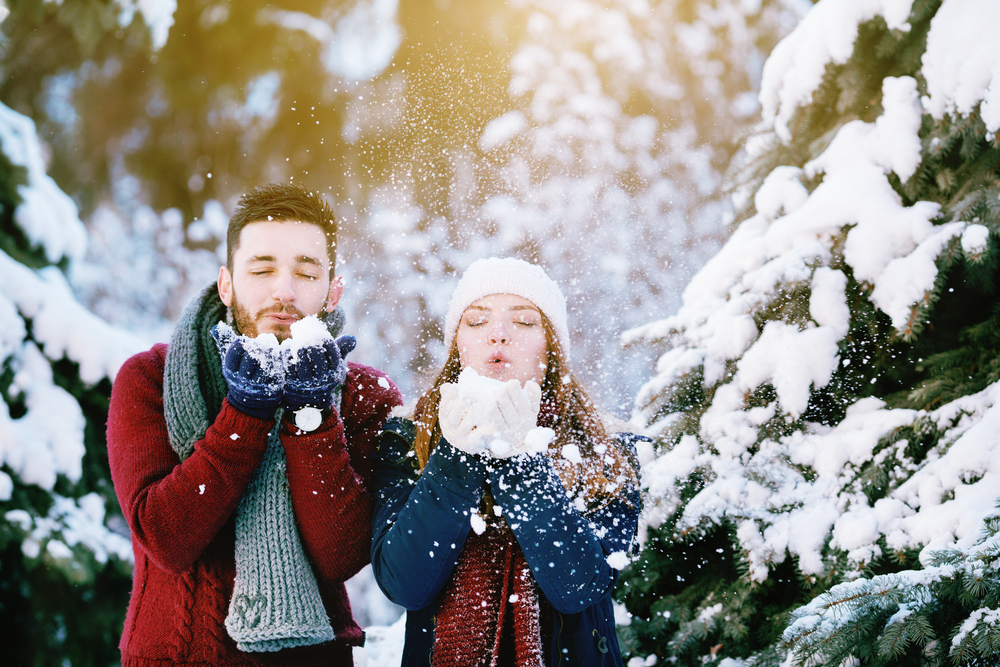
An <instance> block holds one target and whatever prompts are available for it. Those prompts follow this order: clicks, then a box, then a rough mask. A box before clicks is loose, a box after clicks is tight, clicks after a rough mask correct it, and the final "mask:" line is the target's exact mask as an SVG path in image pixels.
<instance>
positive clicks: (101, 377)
mask: <svg viewBox="0 0 1000 667" xmlns="http://www.w3.org/2000/svg"><path fill="white" fill-rule="evenodd" d="M29 5H30V6H29ZM45 5H46V3H33V4H32V3H21V4H19V5H18V6H17V7H15V11H19V12H23V13H18V14H17V17H19V18H24V19H25V20H24V21H14V23H15V24H16V25H17V26H19V28H24V27H25V24H26V23H30V22H31V20H42V19H43V18H44V17H45V16H48V15H49V13H50V12H52V13H55V14H58V23H59V25H60V26H61V29H62V30H64V37H65V36H66V35H69V36H72V38H73V39H61V40H59V41H58V44H59V49H67V48H68V49H71V50H72V49H74V48H78V47H79V48H80V49H82V50H83V51H87V50H88V49H90V48H93V46H94V44H95V43H96V41H97V40H99V39H100V38H101V37H102V36H106V35H107V31H108V30H109V29H110V30H112V31H113V30H114V29H115V27H116V25H117V23H116V21H117V22H121V25H122V26H125V25H128V24H129V23H131V22H132V18H133V16H134V15H135V10H136V7H135V6H134V5H133V4H132V3H130V2H124V3H118V4H116V5H114V6H112V5H107V6H106V7H105V6H102V7H97V6H96V5H94V6H91V5H87V7H84V6H83V4H82V3H78V2H64V3H59V5H58V7H54V6H51V5H49V6H45ZM165 5H166V3H163V4H158V3H146V4H145V5H144V6H143V9H142V10H141V11H142V12H144V13H149V12H153V13H155V12H156V11H157V10H158V9H162V8H164V7H165ZM145 18H147V19H149V18H150V17H149V16H148V15H145ZM0 20H2V19H0ZM150 23H155V21H151V22H150ZM161 25H162V24H161ZM166 27H169V23H167V24H166ZM166 27H164V28H163V34H162V35H161V36H160V37H162V39H165V37H166V35H165V29H166ZM19 28H14V29H15V31H16V30H17V29H19ZM5 29H6V26H5ZM26 31H27V32H28V33H30V32H31V31H30V27H29V28H27V29H26ZM154 37H156V36H155V35H154ZM10 44H11V39H10V37H9V35H8V34H7V33H6V32H5V33H4V35H3V36H2V37H0V48H2V49H9V48H10ZM21 64H22V65H24V64H25V63H23V62H22V63H21ZM18 74H19V73H18V72H10V71H4V72H2V77H0V78H2V79H4V80H7V81H9V79H10V78H11V77H14V78H16V77H17V76H18ZM44 154H45V151H44V150H43V148H42V146H41V144H40V142H39V139H38V136H37V134H36V131H35V124H34V123H33V122H32V120H31V119H30V118H28V117H26V116H24V115H22V114H20V113H18V112H16V111H14V110H12V109H11V108H9V107H7V106H6V105H4V104H0V644H2V645H3V647H4V648H3V651H4V657H3V662H4V664H11V665H25V666H28V665H30V666H32V667H35V666H42V665H63V664H72V665H74V666H90V665H93V666H95V667H96V666H101V667H104V666H106V665H113V664H116V663H117V662H118V661H119V654H118V650H117V643H118V638H119V636H120V634H121V624H122V621H123V617H124V612H125V608H126V605H127V601H128V591H129V588H130V581H131V570H132V567H131V559H132V552H131V545H130V542H129V539H128V537H127V536H126V535H127V529H126V527H125V523H124V521H123V520H122V517H121V512H120V511H119V509H118V503H117V500H116V499H115V495H114V490H113V488H112V484H111V479H110V472H109V469H108V463H107V448H106V444H105V437H104V431H105V423H106V421H107V408H108V396H109V394H110V387H111V384H110V383H111V379H112V378H113V377H114V375H115V372H116V371H117V369H118V367H119V366H120V365H121V363H122V362H123V361H124V360H125V359H126V358H127V357H128V356H129V355H130V354H132V353H134V352H136V351H137V350H138V349H139V347H140V346H141V344H140V343H139V342H138V341H137V340H135V339H134V338H133V337H131V336H129V335H127V334H125V333H124V332H122V331H120V330H117V329H114V328H112V327H110V326H108V325H107V324H105V323H104V322H103V321H101V320H100V319H99V318H97V317H95V316H94V315H93V314H91V313H90V312H88V311H87V310H86V309H85V308H83V307H82V306H81V305H80V304H79V303H78V302H77V301H76V299H75V298H74V296H73V294H72V292H71V290H70V287H69V284H68V283H67V280H66V278H65V272H66V270H67V269H68V268H69V266H70V264H71V263H72V262H73V261H74V260H78V259H79V258H80V257H82V254H83V252H84V251H85V249H86V232H85V230H84V227H83V223H82V222H81V221H80V219H79V217H78V213H77V207H76V204H75V203H74V202H73V200H72V199H70V198H69V197H68V196H67V195H66V194H65V193H64V192H63V191H62V190H61V189H60V188H59V187H58V186H57V185H56V183H55V181H53V180H52V178H50V177H49V175H48V174H47V173H46V168H45V164H44V160H43V155H44ZM116 524H117V527H118V529H119V531H120V532H115V531H114V530H111V529H110V528H109V526H116Z"/></svg>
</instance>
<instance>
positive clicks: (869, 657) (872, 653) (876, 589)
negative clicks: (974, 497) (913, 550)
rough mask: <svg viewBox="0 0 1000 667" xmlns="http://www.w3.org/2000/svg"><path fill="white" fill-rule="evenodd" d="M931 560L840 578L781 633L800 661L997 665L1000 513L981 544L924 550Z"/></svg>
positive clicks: (999, 650) (989, 520) (989, 523)
mask: <svg viewBox="0 0 1000 667" xmlns="http://www.w3.org/2000/svg"><path fill="white" fill-rule="evenodd" d="M921 560H924V561H926V567H925V568H924V569H921V570H905V571H902V572H898V573H894V574H882V575H877V576H874V577H871V578H870V579H857V580H854V581H850V582H846V583H842V584H837V585H836V586H834V587H833V588H831V589H830V590H829V591H827V592H825V593H823V594H822V595H820V596H819V597H817V598H816V599H814V600H812V601H811V602H810V603H809V604H807V605H804V606H802V607H800V608H799V609H796V610H795V611H794V612H793V614H792V623H791V624H790V625H789V627H788V628H787V629H786V630H785V632H784V633H783V634H782V641H783V642H784V645H785V647H787V648H790V649H792V651H793V652H794V654H795V655H794V657H795V662H796V663H797V664H809V665H817V666H818V665H830V666H831V667H832V666H834V665H842V664H844V662H845V661H847V660H849V659H851V658H852V657H853V658H855V659H858V660H861V661H862V663H863V664H865V665H879V666H881V665H897V666H900V667H902V666H905V665H915V664H921V665H946V664H958V665H975V664H982V665H995V664H996V663H997V661H998V660H1000V515H997V514H992V515H991V516H989V517H987V518H986V520H985V521H984V525H983V535H982V537H981V539H980V540H979V541H977V542H976V544H975V545H973V546H971V547H967V548H957V547H953V548H950V549H942V550H940V551H931V552H928V553H926V554H923V556H922V558H921Z"/></svg>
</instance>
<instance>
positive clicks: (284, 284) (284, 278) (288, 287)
mask: <svg viewBox="0 0 1000 667" xmlns="http://www.w3.org/2000/svg"><path fill="white" fill-rule="evenodd" d="M271 297H272V298H273V299H274V300H275V301H283V302H287V301H294V300H295V287H294V286H293V284H292V276H291V275H285V274H279V275H278V277H277V279H276V280H275V284H274V290H273V291H272V292H271Z"/></svg>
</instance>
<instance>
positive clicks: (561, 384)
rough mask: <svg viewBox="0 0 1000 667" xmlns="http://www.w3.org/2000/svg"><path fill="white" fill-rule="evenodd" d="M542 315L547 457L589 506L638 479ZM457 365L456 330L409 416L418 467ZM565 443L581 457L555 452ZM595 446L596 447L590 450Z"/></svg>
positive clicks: (435, 435) (437, 434)
mask: <svg viewBox="0 0 1000 667" xmlns="http://www.w3.org/2000/svg"><path fill="white" fill-rule="evenodd" d="M541 315H542V327H543V328H544V330H545V341H546V349H547V355H546V356H547V359H546V364H547V368H546V370H545V378H544V380H542V405H543V407H542V412H546V411H549V412H551V414H553V415H554V417H555V423H554V424H552V428H553V429H554V430H555V432H556V437H555V438H554V439H553V441H552V443H551V444H550V445H549V456H550V457H552V459H553V462H554V464H555V467H556V471H557V472H558V473H559V477H560V479H561V480H562V482H563V485H564V486H565V487H566V490H567V491H568V492H569V493H570V494H571V495H572V496H574V497H579V498H581V499H582V500H583V501H584V504H585V505H586V506H588V507H594V506H599V505H601V504H603V502H604V501H607V500H610V499H611V498H613V497H615V495H616V494H615V493H614V491H615V490H616V489H617V488H619V487H620V486H622V485H623V484H624V483H625V482H631V483H633V484H634V483H635V482H636V481H637V480H636V474H635V471H634V470H633V468H632V466H631V465H630V464H629V463H628V461H627V460H626V459H625V457H624V456H623V455H622V453H621V452H620V451H619V450H618V447H617V446H616V445H615V443H614V441H613V439H612V438H611V437H609V435H608V433H607V431H606V430H605V428H604V422H603V421H602V420H601V418H600V416H599V415H598V414H597V409H596V408H595V407H594V404H593V403H592V402H591V401H590V398H589V397H588V396H587V393H586V391H584V389H583V386H582V385H581V384H580V382H579V381H578V380H577V379H576V377H575V376H574V375H573V373H572V372H570V370H569V367H568V365H567V363H566V355H565V352H564V351H563V349H562V345H561V344H560V343H559V338H558V336H556V335H555V330H554V329H553V327H552V324H551V323H550V322H549V319H548V318H547V317H546V316H545V313H541ZM459 326H461V324H459ZM461 371H462V363H461V360H460V359H459V351H458V337H457V336H456V337H455V338H454V339H453V342H452V346H451V350H449V352H448V360H447V361H446V362H445V364H444V368H442V369H441V372H440V373H438V375H437V377H436V378H435V379H434V382H433V383H432V384H431V387H430V389H428V390H427V391H425V392H424V393H423V394H422V395H421V396H420V398H419V399H418V400H417V405H416V408H415V410H414V415H413V421H414V423H415V424H416V426H417V436H416V439H415V440H414V443H413V449H414V453H415V454H416V457H417V461H418V462H419V464H420V468H421V470H422V469H423V468H424V466H426V465H427V460H428V459H429V458H430V455H431V452H432V451H434V448H435V447H436V446H437V444H438V442H439V441H440V440H441V426H440V425H439V424H438V407H439V405H440V403H441V385H443V384H446V383H454V382H457V381H458V376H459V373H461ZM568 444H576V445H577V446H578V447H579V449H580V456H581V458H582V459H583V463H581V464H572V463H570V462H569V461H567V460H566V459H565V458H563V457H562V456H561V455H560V454H561V451H562V448H563V446H565V445H568ZM602 445H603V448H601V446H602ZM595 448H598V449H597V450H596V451H595Z"/></svg>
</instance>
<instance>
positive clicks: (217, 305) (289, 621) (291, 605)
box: [163, 284, 344, 652]
mask: <svg viewBox="0 0 1000 667" xmlns="http://www.w3.org/2000/svg"><path fill="white" fill-rule="evenodd" d="M227 315H228V313H227V309H226V306H225V305H224V304H223V303H222V300H221V299H220V298H219V293H218V289H217V288H216V286H215V285H214V284H212V285H210V286H209V287H208V288H206V289H205V290H204V291H203V292H202V293H201V294H200V295H198V296H197V297H196V298H195V299H194V300H192V302H191V303H190V304H189V305H188V306H187V308H186V309H185V310H184V313H183V314H182V315H181V319H180V321H179V322H178V323H177V328H176V329H175V330H174V335H173V337H172V338H171V340H170V347H169V348H168V349H167V359H166V366H165V368H164V371H163V412H164V415H165V417H166V421H167V432H168V434H169V436H170V446H171V447H172V448H173V450H174V451H175V452H177V455H178V456H179V457H180V459H181V460H182V461H183V460H184V459H186V458H187V457H188V456H190V455H191V453H192V452H193V451H194V443H195V442H197V441H198V440H201V439H202V438H203V437H204V436H205V432H206V431H207V430H208V427H209V425H210V424H212V423H213V422H214V421H215V418H216V417H217V416H218V414H219V410H221V409H222V399H223V398H225V396H226V393H227V391H228V387H227V386H226V381H225V379H224V378H223V376H222V361H221V358H220V355H219V351H218V348H217V347H216V344H215V340H213V338H212V336H211V334H210V331H211V329H212V327H213V326H214V325H215V324H217V323H218V322H220V321H224V320H226V319H227ZM325 321H326V324H327V328H328V329H329V330H330V333H331V334H332V335H333V336H334V337H336V336H337V335H339V333H340V331H341V329H343V326H344V311H343V309H341V308H337V309H336V310H335V311H334V312H333V313H332V314H330V315H328V316H327V317H326V318H325ZM337 392H338V393H337V395H336V396H334V401H333V404H334V406H337V405H338V404H339V403H340V400H339V398H340V397H339V388H338V390H337ZM280 423H281V411H280V410H279V411H278V415H277V417H276V420H275V425H274V427H273V428H272V429H271V432H270V433H269V435H268V441H267V450H266V452H265V454H264V458H263V460H262V461H261V463H260V465H259V466H258V467H257V470H256V471H255V473H254V477H253V479H252V480H251V481H250V484H249V486H247V490H246V492H245V493H244V494H243V498H242V499H241V500H240V504H239V506H238V507H237V509H236V554H235V556H236V580H235V583H234V586H233V597H232V600H230V603H229V615H228V617H227V618H226V630H227V631H228V632H229V636H230V637H232V638H233V639H234V640H235V641H236V645H237V647H238V648H239V650H241V651H246V652H262V651H278V650H281V649H283V648H290V647H293V646H307V645H311V644H320V643H322V642H326V641H331V640H333V639H334V638H335V634H334V632H333V628H332V627H331V625H330V619H329V617H328V616H327V614H326V609H325V608H324V606H323V600H322V599H321V598H320V594H319V587H318V585H317V583H316V576H315V575H314V574H313V571H312V568H311V567H310V566H309V562H308V560H307V558H306V555H305V551H304V550H303V548H302V542H301V540H300V539H299V533H298V529H297V528H296V527H295V515H294V513H293V510H292V498H291V495H290V494H289V491H288V480H287V479H286V477H285V450H284V449H283V448H282V446H281V440H280V439H279V437H278V432H279V429H280ZM234 446H239V445H238V444H234Z"/></svg>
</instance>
